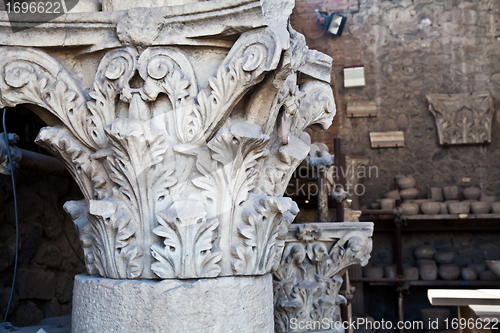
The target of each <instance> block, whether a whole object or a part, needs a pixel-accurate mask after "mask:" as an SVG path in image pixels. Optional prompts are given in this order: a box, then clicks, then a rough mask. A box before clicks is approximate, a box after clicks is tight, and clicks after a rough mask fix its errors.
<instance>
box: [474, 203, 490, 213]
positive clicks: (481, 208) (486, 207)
mask: <svg viewBox="0 0 500 333" xmlns="http://www.w3.org/2000/svg"><path fill="white" fill-rule="evenodd" d="M470 209H471V210H472V213H474V214H488V213H489V212H490V210H491V204H490V203H489V202H486V201H476V202H471V204H470Z"/></svg>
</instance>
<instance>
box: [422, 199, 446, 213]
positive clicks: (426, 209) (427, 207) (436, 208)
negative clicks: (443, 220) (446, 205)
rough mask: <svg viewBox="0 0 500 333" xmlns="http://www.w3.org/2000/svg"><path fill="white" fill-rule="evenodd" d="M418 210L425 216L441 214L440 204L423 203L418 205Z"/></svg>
mask: <svg viewBox="0 0 500 333" xmlns="http://www.w3.org/2000/svg"><path fill="white" fill-rule="evenodd" d="M420 209H421V210H422V212H423V213H424V214H426V215H436V214H439V213H440V212H441V203H440V202H423V203H422V204H421V205H420Z"/></svg>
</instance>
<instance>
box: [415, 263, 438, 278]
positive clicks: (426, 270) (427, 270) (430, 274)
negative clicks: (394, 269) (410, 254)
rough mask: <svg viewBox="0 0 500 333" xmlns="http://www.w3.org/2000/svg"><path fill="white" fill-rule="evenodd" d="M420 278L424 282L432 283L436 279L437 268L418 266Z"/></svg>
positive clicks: (434, 266) (433, 266)
mask: <svg viewBox="0 0 500 333" xmlns="http://www.w3.org/2000/svg"><path fill="white" fill-rule="evenodd" d="M418 271H419V272H420V278H421V279H422V280H424V281H434V280H436V279H437V277H438V267H437V266H436V265H420V267H419V268H418Z"/></svg>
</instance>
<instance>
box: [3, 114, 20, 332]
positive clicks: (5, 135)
mask: <svg viewBox="0 0 500 333" xmlns="http://www.w3.org/2000/svg"><path fill="white" fill-rule="evenodd" d="M6 114H7V108H4V109H3V135H4V138H5V145H6V146H7V155H8V156H9V165H10V176H11V180H12V193H13V195H14V214H15V217H16V257H15V261H14V276H13V277H12V287H11V289H10V297H9V303H7V310H6V312H5V317H4V318H3V322H6V321H7V316H8V315H9V310H10V305H11V303H12V297H13V295H14V284H15V282H16V275H17V258H18V255H19V219H18V215H17V194H16V182H15V179H14V163H12V156H11V154H10V145H9V137H8V135H7V128H6V126H5V115H6Z"/></svg>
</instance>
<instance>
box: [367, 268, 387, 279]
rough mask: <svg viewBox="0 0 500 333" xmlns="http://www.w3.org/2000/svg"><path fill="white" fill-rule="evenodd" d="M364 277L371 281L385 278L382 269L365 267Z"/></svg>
mask: <svg viewBox="0 0 500 333" xmlns="http://www.w3.org/2000/svg"><path fill="white" fill-rule="evenodd" d="M363 276H364V277H365V278H370V279H381V278H383V277H384V269H383V268H382V267H363Z"/></svg>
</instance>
